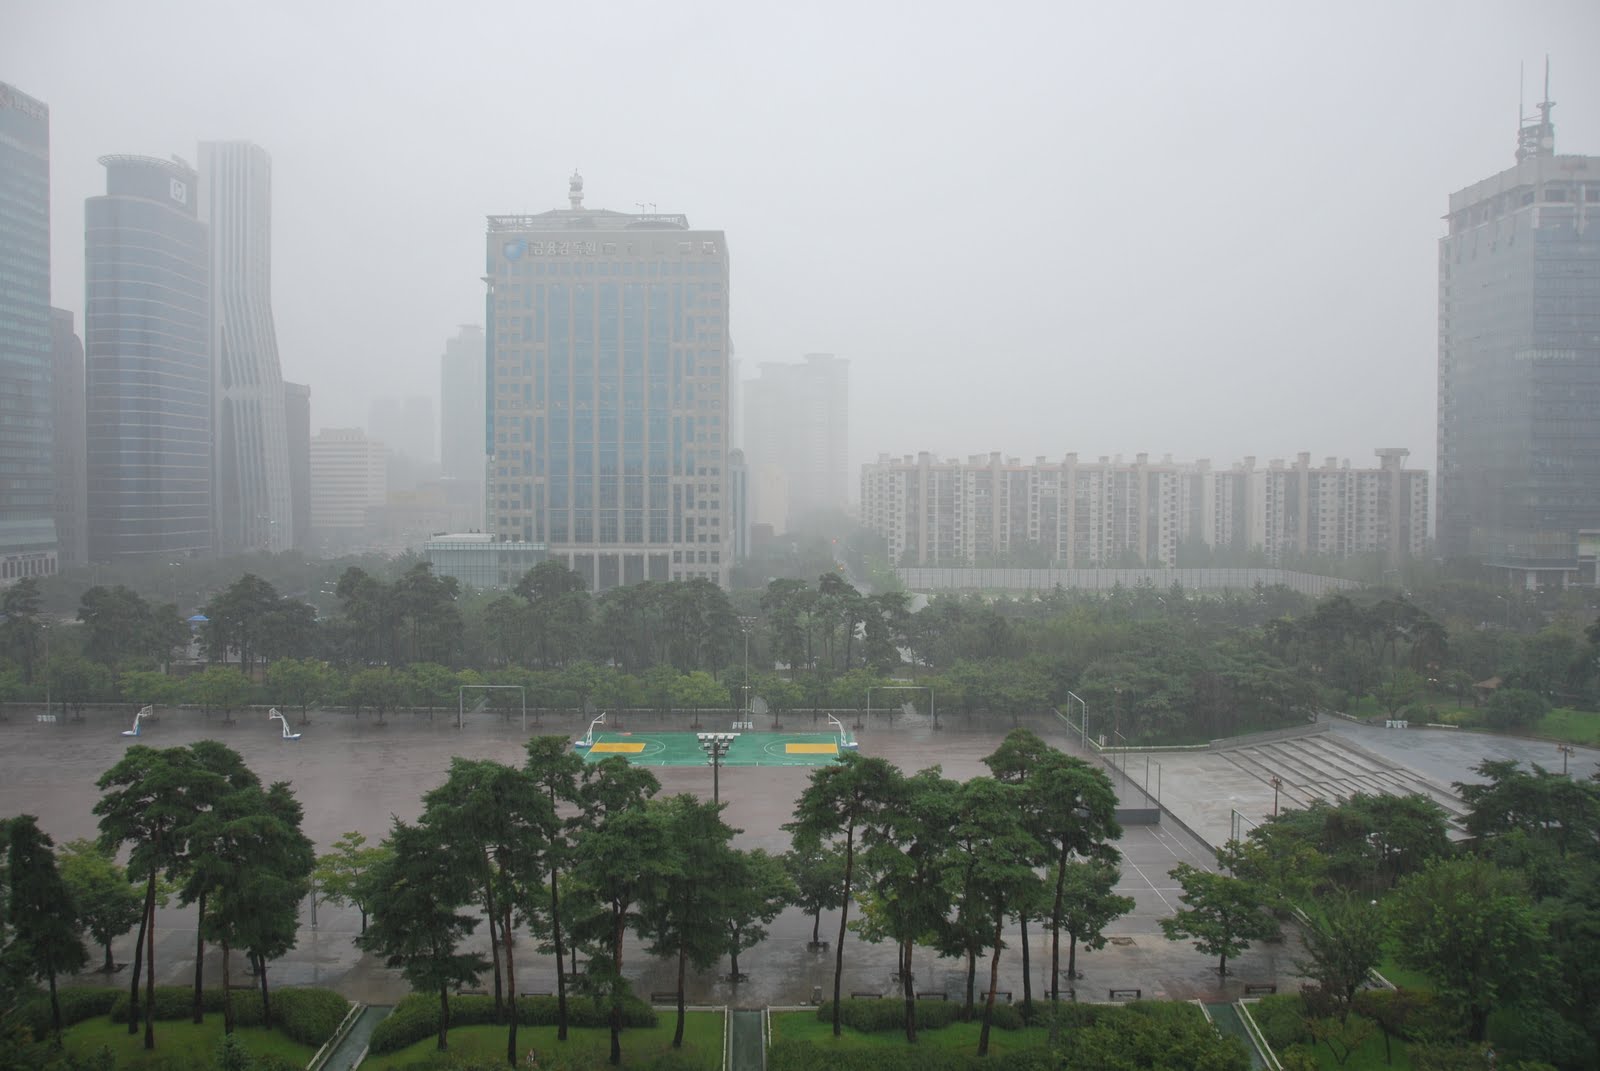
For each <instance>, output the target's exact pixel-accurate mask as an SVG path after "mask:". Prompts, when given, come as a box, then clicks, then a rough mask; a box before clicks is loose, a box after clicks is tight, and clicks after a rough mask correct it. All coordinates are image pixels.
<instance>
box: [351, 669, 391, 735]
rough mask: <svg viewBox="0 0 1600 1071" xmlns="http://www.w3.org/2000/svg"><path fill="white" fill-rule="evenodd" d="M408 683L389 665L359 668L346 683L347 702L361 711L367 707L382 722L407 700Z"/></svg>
mask: <svg viewBox="0 0 1600 1071" xmlns="http://www.w3.org/2000/svg"><path fill="white" fill-rule="evenodd" d="M405 694H406V683H405V680H404V678H402V677H401V676H400V674H398V673H396V672H395V671H394V670H392V669H390V668H389V667H387V666H378V667H374V668H371V669H363V670H359V671H357V672H355V673H353V674H351V675H350V679H349V681H348V682H347V683H346V685H345V702H346V703H348V704H350V705H351V706H353V707H355V708H356V710H357V711H360V710H361V708H362V707H366V708H367V709H368V710H370V711H372V713H373V715H374V716H376V718H377V719H378V721H379V723H380V724H381V723H382V722H383V719H384V715H386V714H387V713H388V712H389V711H391V710H394V709H395V708H396V707H398V706H399V705H400V704H401V703H403V702H404V701H405Z"/></svg>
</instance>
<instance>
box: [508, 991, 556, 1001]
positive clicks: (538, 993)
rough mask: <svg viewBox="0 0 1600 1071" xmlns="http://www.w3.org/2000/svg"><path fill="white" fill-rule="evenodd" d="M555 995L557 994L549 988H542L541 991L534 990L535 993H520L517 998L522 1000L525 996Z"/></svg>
mask: <svg viewBox="0 0 1600 1071" xmlns="http://www.w3.org/2000/svg"><path fill="white" fill-rule="evenodd" d="M553 996H555V994H554V993H551V992H549V991H548V990H540V991H537V992H533V993H518V994H517V999H519V1000H520V999H522V998H523V997H553Z"/></svg>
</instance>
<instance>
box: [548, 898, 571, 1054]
mask: <svg viewBox="0 0 1600 1071" xmlns="http://www.w3.org/2000/svg"><path fill="white" fill-rule="evenodd" d="M560 884H561V871H560V870H559V869H558V868H556V867H551V868H550V929H551V932H552V935H553V937H554V940H555V946H556V1040H557V1041H565V1040H567V975H566V970H567V969H566V967H565V966H563V965H562V963H561V893H560V892H559V891H558V887H559V886H560Z"/></svg>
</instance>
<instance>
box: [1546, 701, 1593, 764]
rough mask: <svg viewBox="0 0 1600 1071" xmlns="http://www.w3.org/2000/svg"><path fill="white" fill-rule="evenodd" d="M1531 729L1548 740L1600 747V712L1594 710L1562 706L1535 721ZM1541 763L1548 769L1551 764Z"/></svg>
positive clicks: (1552, 760)
mask: <svg viewBox="0 0 1600 1071" xmlns="http://www.w3.org/2000/svg"><path fill="white" fill-rule="evenodd" d="M1531 731H1532V735H1534V736H1539V737H1543V738H1545V739H1547V740H1560V741H1563V742H1565V743H1568V744H1587V745H1589V746H1590V747H1600V714H1597V713H1595V712H1594V711H1592V710H1569V709H1567V708H1565V707H1562V708H1560V709H1558V710H1552V711H1551V712H1550V713H1548V714H1546V715H1545V716H1544V717H1542V718H1540V719H1539V720H1538V721H1537V722H1535V723H1534V725H1533V727H1532V730H1531ZM1554 762H1555V760H1554V759H1551V763H1554ZM1540 765H1543V766H1545V768H1546V769H1549V768H1550V765H1549V764H1544V763H1541V764H1540ZM1556 768H1557V769H1559V768H1560V767H1556Z"/></svg>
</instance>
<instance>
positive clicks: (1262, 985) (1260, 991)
mask: <svg viewBox="0 0 1600 1071" xmlns="http://www.w3.org/2000/svg"><path fill="white" fill-rule="evenodd" d="M1277 991H1278V987H1277V986H1276V985H1275V984H1273V983H1272V982H1257V983H1255V984H1251V983H1249V982H1246V983H1245V986H1244V995H1245V996H1247V997H1266V996H1271V995H1272V994H1273V993H1276V992H1277Z"/></svg>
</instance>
